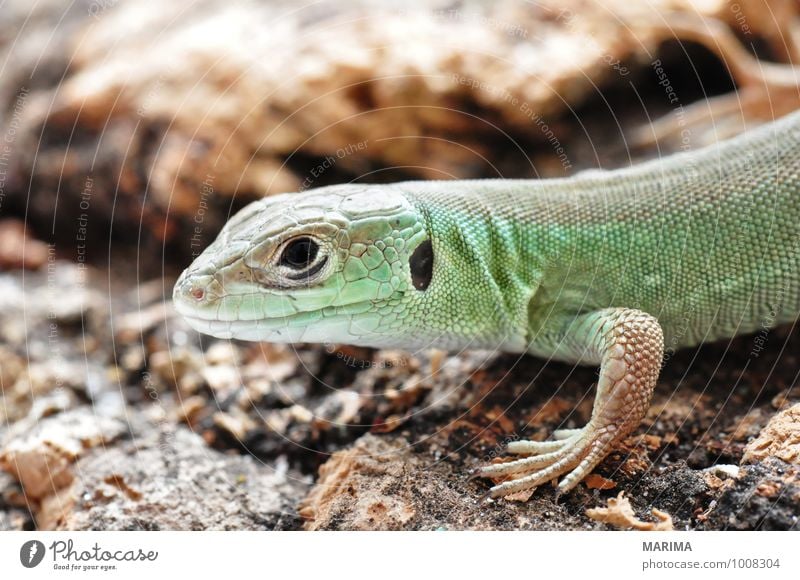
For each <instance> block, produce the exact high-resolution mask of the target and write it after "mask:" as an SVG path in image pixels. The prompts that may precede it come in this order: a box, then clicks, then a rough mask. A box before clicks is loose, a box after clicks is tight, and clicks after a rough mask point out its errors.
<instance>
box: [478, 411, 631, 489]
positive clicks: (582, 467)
mask: <svg viewBox="0 0 800 580" xmlns="http://www.w3.org/2000/svg"><path fill="white" fill-rule="evenodd" d="M558 435H562V436H564V438H563V439H560V440H556V441H515V442H513V443H510V444H509V445H508V451H509V452H510V453H515V454H526V455H531V456H530V457H525V458H523V459H517V460H515V461H511V462H508V463H500V464H495V465H488V466H486V467H484V468H482V469H481V470H479V472H478V475H479V476H480V477H489V478H492V479H496V478H502V477H510V478H511V479H510V480H509V481H505V482H503V483H500V484H498V485H495V486H494V487H492V488H491V489H490V490H489V495H490V496H491V497H503V496H507V495H511V494H514V493H518V492H521V491H526V490H529V489H533V488H535V487H539V486H540V485H542V484H544V483H547V482H548V481H551V480H553V479H556V478H558V477H561V476H562V475H565V474H567V475H566V477H564V479H562V480H561V483H559V485H558V493H566V492H568V491H569V490H571V489H572V488H573V487H575V485H577V484H578V482H580V481H581V480H582V479H583V478H584V477H586V476H587V475H589V473H591V471H592V470H593V469H594V468H595V467H596V466H597V464H598V463H600V462H601V461H602V460H603V458H604V457H605V456H606V455H607V454H608V453H609V452H610V451H611V448H612V447H613V445H614V442H615V439H616V438H615V437H614V435H615V432H614V429H613V426H611V425H609V426H606V428H605V429H595V428H593V427H592V426H591V425H587V426H586V427H584V428H583V429H571V430H569V431H568V432H567V433H563V434H562V433H558V434H557V435H556V437H557V436H558Z"/></svg>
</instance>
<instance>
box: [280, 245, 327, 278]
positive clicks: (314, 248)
mask: <svg viewBox="0 0 800 580" xmlns="http://www.w3.org/2000/svg"><path fill="white" fill-rule="evenodd" d="M317 252H319V244H317V242H315V241H314V240H312V239H311V238H297V239H294V240H292V241H291V242H289V243H288V244H286V246H285V247H284V248H283V251H282V252H281V257H280V260H279V262H278V263H279V264H280V265H281V266H288V267H289V268H292V269H294V270H302V269H304V268H308V266H309V265H311V264H312V263H313V262H314V260H315V259H316V258H317Z"/></svg>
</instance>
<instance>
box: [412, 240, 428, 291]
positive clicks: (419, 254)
mask: <svg viewBox="0 0 800 580" xmlns="http://www.w3.org/2000/svg"><path fill="white" fill-rule="evenodd" d="M408 263H409V266H410V267H411V283H412V284H414V288H416V289H417V290H426V289H427V288H428V286H429V285H430V283H431V278H433V244H431V241H430V240H425V241H424V242H422V243H421V244H420V245H419V246H417V249H416V250H414V253H413V254H411V259H410V260H409V262H408Z"/></svg>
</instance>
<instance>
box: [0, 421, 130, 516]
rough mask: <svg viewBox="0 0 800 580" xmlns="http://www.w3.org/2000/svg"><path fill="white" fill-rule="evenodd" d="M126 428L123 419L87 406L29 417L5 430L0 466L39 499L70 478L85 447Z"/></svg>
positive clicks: (70, 480) (60, 486)
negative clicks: (51, 414)
mask: <svg viewBox="0 0 800 580" xmlns="http://www.w3.org/2000/svg"><path fill="white" fill-rule="evenodd" d="M125 430H126V429H125V423H124V422H123V421H121V420H119V419H115V418H110V417H102V416H98V415H97V414H95V412H94V410H93V409H91V408H89V407H80V408H78V409H75V410H72V411H67V412H65V413H60V414H57V415H55V416H52V417H47V418H45V419H39V418H36V417H33V418H31V417H29V418H28V420H24V421H19V422H17V423H16V424H15V425H14V428H13V429H11V430H9V432H8V433H7V434H6V437H5V442H4V444H3V446H2V449H0V467H1V468H2V469H4V470H5V471H7V472H8V473H11V474H12V475H14V477H16V478H17V480H18V481H19V482H20V483H21V484H22V487H23V489H24V491H25V495H26V496H28V497H30V498H31V499H32V500H39V499H42V498H44V497H45V496H47V495H49V494H52V493H53V492H55V491H57V490H58V489H60V488H62V487H64V486H66V485H69V484H70V483H71V482H72V481H73V479H74V478H75V466H74V463H75V461H76V460H77V459H78V458H79V457H81V456H82V455H83V454H85V453H86V452H87V450H89V449H91V448H92V447H95V446H97V445H104V444H106V443H109V442H111V441H113V440H114V439H116V438H117V437H119V436H120V435H122V434H123V433H124V432H125Z"/></svg>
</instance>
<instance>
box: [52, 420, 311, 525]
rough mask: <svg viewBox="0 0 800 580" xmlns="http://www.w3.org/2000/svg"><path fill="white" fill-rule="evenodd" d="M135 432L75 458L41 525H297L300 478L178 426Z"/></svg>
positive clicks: (302, 491) (302, 485) (303, 487)
mask: <svg viewBox="0 0 800 580" xmlns="http://www.w3.org/2000/svg"><path fill="white" fill-rule="evenodd" d="M136 431H137V432H139V431H141V432H142V434H141V435H140V436H137V437H135V438H134V439H133V440H131V441H125V442H123V443H122V444H120V445H117V446H115V447H111V448H105V449H95V450H93V451H92V452H91V453H88V454H87V455H86V456H85V457H83V458H81V459H80V460H79V461H78V463H77V465H76V469H78V470H80V473H81V477H80V478H76V479H74V480H73V482H72V484H71V485H70V486H68V487H66V488H63V489H62V490H61V491H59V492H58V493H57V494H55V495H52V496H50V497H49V498H47V499H46V500H45V501H44V502H43V503H42V507H41V509H40V511H39V513H38V514H37V523H38V525H39V527H41V528H43V529H58V530H142V529H145V530H276V529H296V528H298V527H299V526H300V520H299V517H298V516H297V514H296V511H295V507H294V506H295V505H296V504H297V502H298V501H299V499H300V498H301V497H302V496H303V495H304V494H305V493H306V491H307V488H308V482H307V480H305V479H303V478H299V477H297V476H294V475H292V474H291V473H290V472H287V470H286V467H285V466H281V464H280V463H278V465H277V467H274V466H268V465H263V464H260V463H258V462H257V461H255V460H253V459H252V458H251V457H249V456H241V455H225V454H223V453H219V452H217V451H214V450H211V449H209V448H208V447H207V446H206V445H205V444H204V442H203V440H202V439H201V438H200V437H199V436H197V435H195V434H194V433H192V432H191V431H189V430H188V429H186V428H183V427H178V428H176V429H175V430H174V431H172V430H171V428H170V427H166V428H165V426H164V425H162V426H161V427H159V426H158V425H152V424H151V425H149V427H147V428H146V429H142V428H137V429H136Z"/></svg>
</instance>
